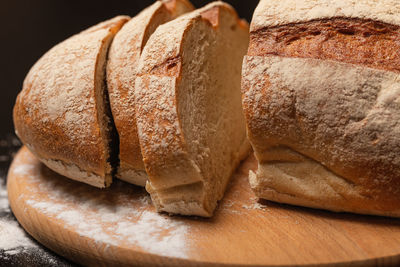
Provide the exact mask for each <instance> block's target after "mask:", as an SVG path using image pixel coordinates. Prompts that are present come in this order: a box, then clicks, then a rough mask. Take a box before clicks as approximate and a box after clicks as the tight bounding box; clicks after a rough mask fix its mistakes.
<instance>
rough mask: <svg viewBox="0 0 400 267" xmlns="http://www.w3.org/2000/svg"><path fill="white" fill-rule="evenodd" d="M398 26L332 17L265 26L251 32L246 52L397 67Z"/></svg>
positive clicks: (398, 48)
mask: <svg viewBox="0 0 400 267" xmlns="http://www.w3.org/2000/svg"><path fill="white" fill-rule="evenodd" d="M399 38H400V27H399V26H395V25H390V24H387V23H382V22H377V21H372V20H363V19H351V18H332V19H321V20H313V21H307V22H301V23H294V24H287V25H280V26H276V27H267V28H263V29H259V30H257V31H255V32H252V33H251V40H250V47H249V51H248V55H250V56H266V55H277V56H283V57H301V58H316V59H329V60H336V61H339V62H347V63H353V64H359V65H365V66H368V67H373V68H378V69H384V70H391V71H396V72H399V71H400V57H399V51H400V43H399V42H398V39H399Z"/></svg>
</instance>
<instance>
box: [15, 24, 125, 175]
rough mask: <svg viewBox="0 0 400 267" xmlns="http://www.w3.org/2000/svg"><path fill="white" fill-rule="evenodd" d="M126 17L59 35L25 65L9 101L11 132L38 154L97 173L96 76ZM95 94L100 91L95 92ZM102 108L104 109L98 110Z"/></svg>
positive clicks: (101, 150)
mask: <svg viewBox="0 0 400 267" xmlns="http://www.w3.org/2000/svg"><path fill="white" fill-rule="evenodd" d="M127 20H128V17H126V16H119V17H116V18H114V19H111V20H108V21H106V22H103V23H100V24H98V25H96V26H94V27H92V28H89V29H87V30H85V31H83V32H81V33H79V34H77V35H74V36H72V37H71V38H69V39H67V40H65V41H63V42H62V43H60V44H58V45H56V46H55V47H53V48H52V49H51V50H49V51H48V52H47V53H46V54H45V55H43V56H42V57H41V58H40V59H39V60H38V61H37V62H36V64H35V65H34V66H33V67H32V69H31V70H30V71H29V73H28V75H27V77H26V79H25V81H24V84H23V90H22V91H21V93H20V94H19V96H18V98H17V101H16V105H15V107H14V123H15V129H16V132H17V135H18V136H19V137H20V138H21V140H22V141H23V143H24V144H26V145H27V146H28V147H29V148H30V149H31V151H32V152H33V153H34V154H35V155H36V156H38V157H39V158H40V159H49V160H56V161H61V162H62V163H65V164H67V165H70V164H72V165H76V166H77V167H78V168H80V169H81V171H82V172H89V173H95V174H96V175H99V176H103V177H104V175H105V174H106V173H105V172H109V171H110V167H109V166H107V160H108V159H107V158H104V157H106V154H107V151H108V148H107V147H105V142H107V141H106V140H103V139H104V136H103V133H102V131H103V130H102V129H100V128H101V127H102V124H103V123H104V122H102V121H101V120H103V119H104V114H99V112H100V111H99V110H100V109H104V108H103V107H99V105H101V106H102V105H103V103H98V98H99V95H98V93H96V92H99V91H100V90H102V88H101V87H102V83H103V82H104V81H102V80H99V79H102V78H104V77H103V74H102V72H103V71H104V66H103V65H104V62H102V61H104V60H105V55H106V52H107V49H108V44H109V43H110V42H111V40H112V38H113V35H114V34H115V33H116V32H117V31H118V30H119V29H120V28H121V26H122V25H123V24H124V23H125V22H126V21H127ZM100 95H101V94H100ZM104 112H105V111H104Z"/></svg>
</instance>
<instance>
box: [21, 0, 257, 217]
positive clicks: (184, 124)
mask: <svg viewBox="0 0 400 267" xmlns="http://www.w3.org/2000/svg"><path fill="white" fill-rule="evenodd" d="M192 10H193V7H192V5H191V4H190V3H189V2H188V1H187V0H164V1H157V2H155V3H154V4H153V5H152V6H150V7H149V8H147V9H145V10H144V11H143V12H141V13H140V14H139V15H137V16H136V17H134V18H133V19H131V20H129V17H125V16H120V17H116V18H114V19H112V20H109V21H106V22H103V23H100V24H99V25H97V26H94V27H92V28H90V29H88V30H86V31H83V32H81V33H80V34H77V35H75V36H73V37H71V38H69V39H68V40H66V41H64V42H62V43H60V44H59V45H57V46H55V47H54V48H53V49H51V50H50V51H49V52H47V53H46V54H45V55H44V56H43V57H42V58H41V59H40V60H39V61H38V62H37V63H36V64H35V65H34V66H33V68H32V69H31V70H30V72H29V74H28V76H27V77H26V79H25V82H24V85H23V90H22V91H21V93H20V94H19V96H18V98H17V101H16V104H15V107H14V123H15V129H16V133H17V135H18V136H19V137H20V139H21V140H22V142H23V143H24V144H25V145H26V146H27V147H28V148H29V149H30V150H31V151H32V152H33V154H35V155H36V156H37V157H38V159H40V160H41V161H42V162H43V163H44V164H46V165H47V166H48V167H49V168H50V169H52V170H54V171H56V172H58V173H60V174H62V175H64V176H66V177H69V178H72V179H74V180H77V181H81V182H85V183H88V184H90V185H93V186H97V187H106V186H109V185H110V183H111V181H112V176H113V175H114V174H115V175H116V176H117V177H118V178H120V179H122V180H124V181H127V182H130V183H134V184H137V185H141V186H144V185H146V189H147V190H148V191H149V192H150V194H151V197H152V199H153V201H154V204H155V205H156V207H157V209H158V210H159V211H167V212H170V213H178V214H184V215H199V216H211V215H212V213H213V211H214V209H215V207H216V205H217V202H218V200H220V199H221V198H222V196H223V194H224V191H225V188H226V186H227V183H228V181H229V178H230V177H231V175H232V173H233V171H234V170H235V168H236V167H237V165H238V164H239V162H240V161H241V160H242V159H243V158H244V157H245V156H247V154H248V152H249V150H250V144H249V142H248V140H247V138H246V133H245V121H244V116H243V113H242V107H241V93H240V79H241V66H242V59H243V56H244V54H245V53H246V50H247V48H248V43H249V30H248V24H247V23H246V22H244V21H242V20H240V19H239V18H238V16H237V14H236V12H235V10H234V9H233V8H232V7H231V6H229V5H227V4H225V3H223V2H215V3H212V4H210V5H207V6H206V7H204V8H202V9H199V10H196V11H193V12H191V13H188V14H187V15H183V16H182V17H179V18H177V17H178V16H179V15H181V14H184V13H186V12H189V11H192ZM175 18H177V19H175ZM171 20H172V21H171ZM168 21H170V22H168ZM166 22H167V23H166ZM164 23H165V24H164ZM160 25H161V26H160ZM114 37H115V38H114ZM141 151H142V152H143V156H144V157H142V153H141ZM148 179H149V181H148Z"/></svg>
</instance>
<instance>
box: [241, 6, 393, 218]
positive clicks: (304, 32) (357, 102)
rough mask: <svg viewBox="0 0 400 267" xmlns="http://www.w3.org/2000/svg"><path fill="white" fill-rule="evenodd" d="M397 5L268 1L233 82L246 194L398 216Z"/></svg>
mask: <svg viewBox="0 0 400 267" xmlns="http://www.w3.org/2000/svg"><path fill="white" fill-rule="evenodd" d="M399 14H400V3H399V2H398V1H393V0H384V1H373V0H363V1H347V0H342V1H328V0H317V1H308V0H301V1H296V2H295V3H294V2H293V1H289V0H283V1H269V0H262V1H260V3H259V6H258V7H257V9H256V11H255V14H254V17H253V21H252V25H251V37H250V39H251V40H250V47H249V50H248V54H247V56H246V57H245V60H244V65H243V66H244V67H243V68H244V70H243V74H242V93H243V106H244V110H245V116H246V120H247V129H248V136H249V139H250V142H251V144H252V146H253V148H254V151H255V154H256V157H257V159H258V162H259V167H258V170H257V173H256V174H254V173H251V174H250V183H251V186H252V188H253V190H254V191H255V193H256V195H257V196H259V197H261V198H265V199H268V200H273V201H278V202H283V203H289V204H295V205H303V206H309V207H315V208H322V209H329V210H333V211H351V212H357V213H365V214H378V215H387V216H396V217H399V216H400V156H399V155H400V76H399V75H400V54H399V51H400V43H399V42H398V40H399V38H400V16H399Z"/></svg>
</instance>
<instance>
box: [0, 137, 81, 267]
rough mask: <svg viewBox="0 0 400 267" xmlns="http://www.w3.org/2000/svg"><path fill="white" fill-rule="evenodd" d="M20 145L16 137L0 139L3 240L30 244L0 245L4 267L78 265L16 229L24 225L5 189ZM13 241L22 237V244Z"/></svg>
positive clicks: (0, 220) (0, 197)
mask: <svg viewBox="0 0 400 267" xmlns="http://www.w3.org/2000/svg"><path fill="white" fill-rule="evenodd" d="M20 146H21V143H20V142H19V140H18V139H17V138H16V137H15V135H14V134H11V133H10V134H5V135H4V136H2V138H0V202H1V203H2V204H1V205H0V238H2V239H3V240H2V242H5V243H6V244H7V243H8V244H18V243H20V244H24V243H27V244H28V245H25V246H17V247H15V246H10V245H9V246H8V248H7V249H4V247H1V246H0V266H38V267H39V266H40V267H42V266H61V267H64V266H77V265H76V264H74V263H71V262H69V261H68V260H66V259H64V258H62V257H61V256H58V255H56V254H55V253H53V252H52V251H50V250H48V249H47V248H45V247H43V246H41V245H40V244H39V243H37V242H36V241H35V240H33V239H32V238H30V236H29V234H27V233H26V232H25V231H24V230H23V229H22V228H19V229H16V228H15V227H20V226H18V222H17V220H16V219H15V217H14V215H13V214H12V211H11V209H10V208H9V207H8V206H7V205H6V201H7V198H6V195H5V189H6V182H7V171H8V167H9V166H10V163H11V161H12V159H13V157H14V155H15V153H16V152H17V151H18V149H19V148H20ZM11 230H12V231H18V230H20V231H18V234H17V235H15V236H13V237H11V236H10V235H9V234H5V232H4V231H11ZM2 232H3V234H2ZM24 233H25V235H24ZM4 238H8V239H9V240H4ZM10 238H18V242H15V240H12V239H10ZM2 242H0V243H2ZM3 244H4V243H3Z"/></svg>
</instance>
